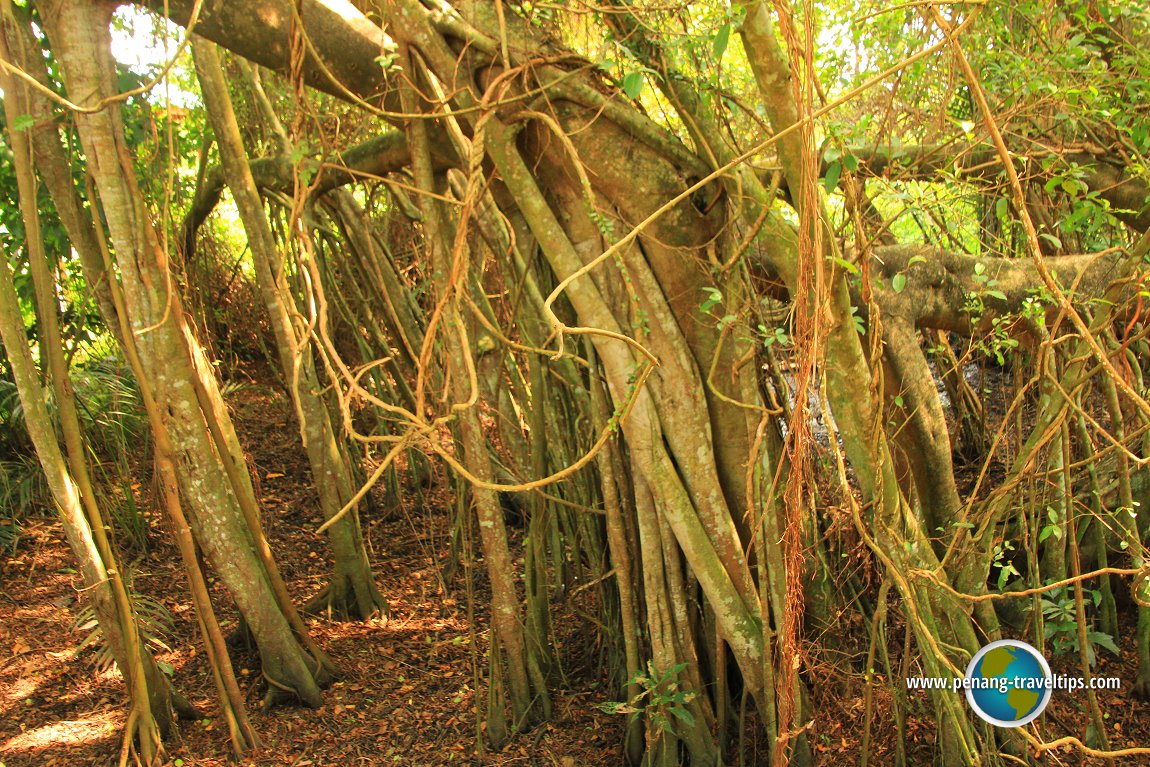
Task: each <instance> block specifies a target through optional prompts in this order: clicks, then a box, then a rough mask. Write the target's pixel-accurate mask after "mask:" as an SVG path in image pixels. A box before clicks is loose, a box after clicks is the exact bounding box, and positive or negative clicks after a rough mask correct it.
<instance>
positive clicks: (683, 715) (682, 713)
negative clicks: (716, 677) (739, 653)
mask: <svg viewBox="0 0 1150 767" xmlns="http://www.w3.org/2000/svg"><path fill="white" fill-rule="evenodd" d="M1107 638H1108V639H1109V637H1107ZM671 713H672V714H674V715H675V718H676V719H678V720H679V721H680V722H682V723H683V724H685V725H687V726H688V727H694V726H695V717H694V715H693V714H691V712H690V711H688V710H687V709H685V708H680V707H679V706H672V707H671Z"/></svg>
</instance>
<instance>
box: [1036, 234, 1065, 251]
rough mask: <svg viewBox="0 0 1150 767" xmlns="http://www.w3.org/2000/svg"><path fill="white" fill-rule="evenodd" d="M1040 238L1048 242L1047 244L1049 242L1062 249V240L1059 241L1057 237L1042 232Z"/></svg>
mask: <svg viewBox="0 0 1150 767" xmlns="http://www.w3.org/2000/svg"><path fill="white" fill-rule="evenodd" d="M1038 236H1039V237H1041V238H1042V239H1044V240H1046V241H1047V242H1049V243H1050V244H1051V245H1053V246H1054V247H1056V248H1061V247H1062V240H1060V239H1058V238H1057V237H1055V236H1054V235H1053V234H1050V233H1049V232H1042V233H1041V234H1039V235H1038Z"/></svg>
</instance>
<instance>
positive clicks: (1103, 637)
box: [1087, 631, 1122, 656]
mask: <svg viewBox="0 0 1150 767" xmlns="http://www.w3.org/2000/svg"><path fill="white" fill-rule="evenodd" d="M1087 639H1089V640H1090V641H1091V642H1093V643H1094V644H1096V645H1098V646H1099V647H1102V648H1104V649H1107V650H1109V651H1110V652H1112V653H1114V654H1115V655H1119V656H1120V655H1122V653H1121V652H1119V651H1118V645H1116V644H1115V643H1114V638H1113V637H1111V636H1110V635H1109V634H1103V633H1102V632H1101V631H1091V632H1089V633H1088V634H1087Z"/></svg>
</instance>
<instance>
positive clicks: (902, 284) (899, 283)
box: [890, 272, 906, 293]
mask: <svg viewBox="0 0 1150 767" xmlns="http://www.w3.org/2000/svg"><path fill="white" fill-rule="evenodd" d="M890 286H891V288H893V289H894V292H895V293H901V292H903V291H904V290H906V275H905V274H903V273H902V272H899V273H898V274H896V275H895V276H893V277H891V278H890Z"/></svg>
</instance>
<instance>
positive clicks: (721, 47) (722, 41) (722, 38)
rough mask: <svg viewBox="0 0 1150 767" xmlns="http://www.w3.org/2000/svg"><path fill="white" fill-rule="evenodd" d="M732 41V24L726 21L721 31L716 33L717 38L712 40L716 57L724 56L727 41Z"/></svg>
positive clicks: (720, 28)
mask: <svg viewBox="0 0 1150 767" xmlns="http://www.w3.org/2000/svg"><path fill="white" fill-rule="evenodd" d="M730 41H731V25H730V23H729V22H728V23H726V24H724V25H723V26H721V27H719V31H718V32H716V33H715V39H714V40H712V41H711V51H712V52H713V53H714V54H715V58H716V59H721V58H723V53H724V52H725V51H726V50H727V43H729V42H730Z"/></svg>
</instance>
